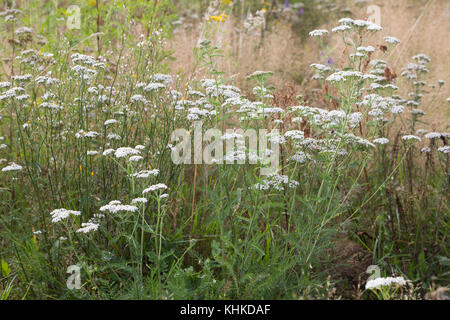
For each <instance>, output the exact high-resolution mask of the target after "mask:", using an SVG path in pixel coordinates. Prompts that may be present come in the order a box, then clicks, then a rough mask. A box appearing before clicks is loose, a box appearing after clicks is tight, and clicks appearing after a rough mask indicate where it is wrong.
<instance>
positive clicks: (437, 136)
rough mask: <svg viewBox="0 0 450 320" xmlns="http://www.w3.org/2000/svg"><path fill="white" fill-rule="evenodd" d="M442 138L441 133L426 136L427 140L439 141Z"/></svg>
mask: <svg viewBox="0 0 450 320" xmlns="http://www.w3.org/2000/svg"><path fill="white" fill-rule="evenodd" d="M440 137H442V134H441V133H440V132H430V133H427V134H426V135H425V138H427V139H439V138H440Z"/></svg>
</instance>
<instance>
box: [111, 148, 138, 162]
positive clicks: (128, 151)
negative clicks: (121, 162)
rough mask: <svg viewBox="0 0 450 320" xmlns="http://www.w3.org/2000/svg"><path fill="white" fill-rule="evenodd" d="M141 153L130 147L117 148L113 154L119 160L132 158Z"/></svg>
mask: <svg viewBox="0 0 450 320" xmlns="http://www.w3.org/2000/svg"><path fill="white" fill-rule="evenodd" d="M140 153H141V152H140V151H139V150H136V149H134V148H131V147H121V148H118V149H117V150H116V151H115V152H114V156H115V157H116V158H117V159H119V158H124V157H128V156H133V155H138V154H140Z"/></svg>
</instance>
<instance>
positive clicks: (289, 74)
mask: <svg viewBox="0 0 450 320" xmlns="http://www.w3.org/2000/svg"><path fill="white" fill-rule="evenodd" d="M342 2H343V4H345V5H347V6H348V7H349V8H350V9H351V12H352V15H353V18H355V19H364V18H367V6H368V5H371V4H376V5H378V6H379V7H380V8H381V25H382V26H383V31H382V32H380V33H378V34H377V35H375V36H373V37H372V39H370V43H371V44H382V43H383V37H384V36H386V35H390V36H394V37H397V38H399V39H400V40H402V43H401V44H400V45H399V46H398V47H397V48H396V49H394V50H393V51H392V52H390V53H389V54H388V56H383V57H382V58H383V59H385V60H387V61H388V63H389V66H390V67H391V68H393V70H395V71H396V72H397V74H400V72H401V69H402V68H403V67H404V66H406V64H407V63H408V62H410V61H411V57H412V56H413V55H415V54H418V53H425V54H427V55H429V56H430V57H431V58H432V63H431V64H430V74H429V75H428V76H427V78H428V79H429V80H430V83H434V84H437V80H444V81H446V84H445V85H444V86H443V87H442V89H441V90H440V93H439V95H438V97H437V98H436V99H435V100H434V101H432V99H431V97H429V98H426V99H425V100H424V103H423V105H422V108H423V109H424V111H425V112H426V116H425V117H424V118H423V120H424V121H426V122H427V123H428V124H429V128H430V129H433V130H447V126H448V125H449V121H448V119H449V115H450V108H449V104H448V103H447V102H446V101H445V100H446V98H447V97H449V96H450V89H449V88H450V77H449V67H450V54H449V45H448V42H447V41H448V40H447V39H450V28H449V20H450V3H448V1H446V0H396V1H391V0H377V1H372V2H371V3H369V4H368V5H366V6H363V7H358V6H354V5H353V4H354V1H353V0H344V1H342ZM239 23H241V22H240V21H238V20H237V19H236V18H232V17H231V18H230V19H229V20H227V21H226V22H225V23H221V24H220V26H219V31H218V32H217V33H216V34H215V37H214V38H213V42H215V43H216V44H218V45H219V46H220V47H221V48H222V49H223V51H224V57H223V58H221V59H219V61H218V66H219V69H220V70H222V71H225V72H226V73H227V75H231V78H232V79H233V82H234V84H236V85H238V86H240V87H242V88H244V89H250V88H249V87H248V86H249V84H247V83H246V82H245V81H244V79H245V76H246V75H248V74H250V73H252V72H253V71H255V70H270V71H274V72H275V75H274V77H273V78H272V84H273V85H274V86H276V87H283V86H284V85H285V83H287V82H290V83H292V82H294V83H295V84H296V85H295V89H296V91H298V93H306V92H311V91H312V90H313V89H314V88H315V86H316V84H315V83H314V82H312V81H309V79H310V77H311V75H312V71H311V70H310V68H309V65H310V64H311V63H314V62H318V61H321V60H323V61H321V62H322V63H323V62H324V60H325V59H326V58H327V57H323V56H322V57H320V56H319V54H318V53H319V49H318V45H317V40H316V39H307V40H306V41H302V40H301V38H300V37H299V36H298V35H296V33H295V32H294V30H293V29H292V26H291V24H290V23H289V21H283V20H282V21H278V22H277V23H275V24H271V25H270V29H269V31H266V32H264V33H263V34H261V33H257V34H241V33H239V32H238V31H237V29H239V27H240V26H239ZM335 25H336V21H329V22H328V23H327V24H326V25H323V26H322V27H324V28H327V29H331V28H332V27H333V26H335ZM202 30H204V29H203V25H201V24H199V23H197V24H194V25H193V27H191V28H185V29H179V31H178V33H177V34H175V36H174V38H173V39H172V41H171V42H170V43H169V46H170V47H171V48H172V49H173V50H174V56H175V58H176V60H175V61H174V62H173V63H172V64H171V68H172V70H173V71H181V73H182V74H183V75H185V76H187V77H188V78H189V76H190V75H192V74H193V72H194V69H195V71H196V72H195V76H196V77H198V78H201V77H203V76H205V75H206V73H205V71H206V70H201V69H199V68H198V66H197V67H195V61H196V60H195V57H194V53H193V49H194V48H195V47H196V46H197V44H198V43H199V40H200V39H202V38H203V36H204V34H203V33H202ZM335 39H336V41H335V42H333V43H330V44H329V45H330V47H331V48H333V51H332V53H331V55H332V57H333V59H334V60H335V61H336V62H337V64H339V63H340V62H342V61H343V58H344V55H343V44H342V43H341V41H340V40H338V38H337V37H335ZM381 56H382V53H381V52H378V53H377V54H376V55H374V57H373V58H380V57H381ZM402 82H403V79H401V78H400V77H399V78H397V84H398V85H399V86H400V87H402ZM247 91H248V90H247ZM400 94H402V95H404V96H406V95H407V92H405V91H404V92H400Z"/></svg>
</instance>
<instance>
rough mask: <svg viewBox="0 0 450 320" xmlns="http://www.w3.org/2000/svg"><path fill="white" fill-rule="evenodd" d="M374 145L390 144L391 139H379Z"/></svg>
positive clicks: (374, 141)
mask: <svg viewBox="0 0 450 320" xmlns="http://www.w3.org/2000/svg"><path fill="white" fill-rule="evenodd" d="M373 143H378V144H386V143H389V139H386V138H377V139H375V140H373Z"/></svg>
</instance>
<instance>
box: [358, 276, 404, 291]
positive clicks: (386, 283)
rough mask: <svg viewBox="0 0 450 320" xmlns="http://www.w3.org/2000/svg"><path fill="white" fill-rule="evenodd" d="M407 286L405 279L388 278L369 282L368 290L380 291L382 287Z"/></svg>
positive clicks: (367, 284)
mask: <svg viewBox="0 0 450 320" xmlns="http://www.w3.org/2000/svg"><path fill="white" fill-rule="evenodd" d="M394 285H396V286H405V285H406V280H405V279H404V278H403V277H396V278H393V277H387V278H377V279H372V280H369V281H367V283H366V289H379V288H381V287H391V286H394Z"/></svg>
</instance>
